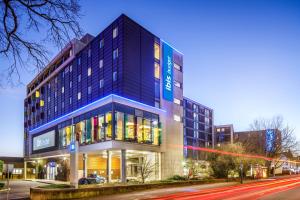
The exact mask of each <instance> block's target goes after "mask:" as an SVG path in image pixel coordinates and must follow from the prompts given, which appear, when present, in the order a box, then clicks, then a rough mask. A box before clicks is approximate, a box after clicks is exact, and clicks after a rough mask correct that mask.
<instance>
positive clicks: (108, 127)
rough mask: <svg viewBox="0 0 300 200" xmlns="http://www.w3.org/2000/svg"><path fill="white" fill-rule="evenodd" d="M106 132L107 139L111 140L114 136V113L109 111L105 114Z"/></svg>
mask: <svg viewBox="0 0 300 200" xmlns="http://www.w3.org/2000/svg"><path fill="white" fill-rule="evenodd" d="M105 122H106V123H105V124H106V127H105V133H106V140H111V136H112V114H111V112H107V113H106V114H105Z"/></svg>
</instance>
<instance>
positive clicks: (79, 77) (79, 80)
mask: <svg viewBox="0 0 300 200" xmlns="http://www.w3.org/2000/svg"><path fill="white" fill-rule="evenodd" d="M80 82H81V74H79V75H78V83H80Z"/></svg>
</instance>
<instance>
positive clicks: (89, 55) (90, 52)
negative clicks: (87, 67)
mask: <svg viewBox="0 0 300 200" xmlns="http://www.w3.org/2000/svg"><path fill="white" fill-rule="evenodd" d="M91 54H92V51H91V49H89V51H88V57H91Z"/></svg>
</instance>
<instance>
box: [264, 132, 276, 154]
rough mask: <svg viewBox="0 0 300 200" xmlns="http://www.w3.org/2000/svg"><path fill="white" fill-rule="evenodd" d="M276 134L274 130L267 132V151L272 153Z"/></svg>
mask: <svg viewBox="0 0 300 200" xmlns="http://www.w3.org/2000/svg"><path fill="white" fill-rule="evenodd" d="M274 142H275V132H274V130H273V129H267V130H266V151H267V152H271V151H272V150H273V147H274Z"/></svg>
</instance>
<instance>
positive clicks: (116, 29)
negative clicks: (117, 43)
mask: <svg viewBox="0 0 300 200" xmlns="http://www.w3.org/2000/svg"><path fill="white" fill-rule="evenodd" d="M117 36H118V27H115V28H114V29H113V38H116V37H117Z"/></svg>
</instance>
